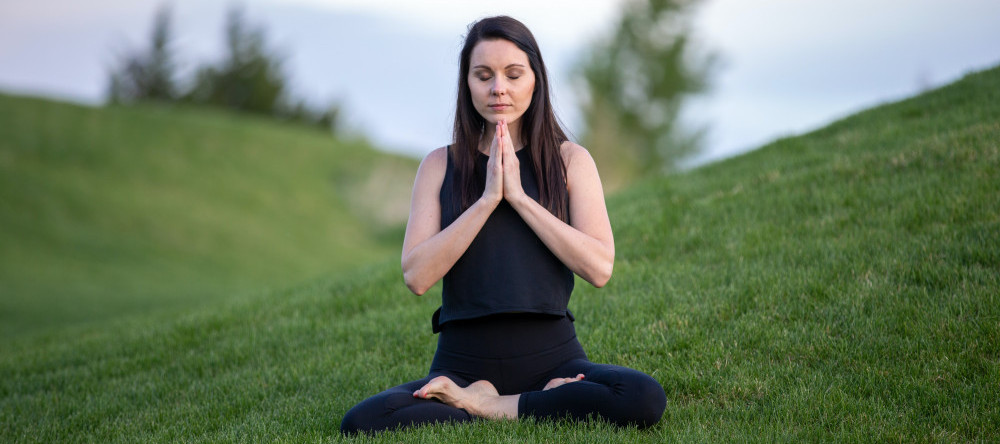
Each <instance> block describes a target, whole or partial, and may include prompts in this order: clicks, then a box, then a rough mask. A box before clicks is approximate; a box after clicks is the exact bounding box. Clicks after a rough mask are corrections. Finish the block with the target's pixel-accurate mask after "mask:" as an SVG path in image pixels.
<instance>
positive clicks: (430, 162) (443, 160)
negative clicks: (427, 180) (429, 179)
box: [419, 146, 448, 176]
mask: <svg viewBox="0 0 1000 444" xmlns="http://www.w3.org/2000/svg"><path fill="white" fill-rule="evenodd" d="M447 168H448V147H447V146H443V147H441V148H438V149H435V150H434V151H431V152H430V153H427V156H424V160H423V161H421V162H420V170H419V174H422V175H431V176H437V175H441V176H444V173H445V170H446V169H447Z"/></svg>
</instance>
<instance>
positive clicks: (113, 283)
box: [0, 95, 416, 336]
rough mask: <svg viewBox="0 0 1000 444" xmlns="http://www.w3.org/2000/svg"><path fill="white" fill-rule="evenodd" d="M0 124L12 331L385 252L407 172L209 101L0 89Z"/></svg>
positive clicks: (6, 309)
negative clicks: (116, 102)
mask: <svg viewBox="0 0 1000 444" xmlns="http://www.w3.org/2000/svg"><path fill="white" fill-rule="evenodd" d="M0 122H3V125H0V294H2V295H3V297H2V298H0V325H2V326H3V327H2V328H0V334H3V335H5V336H6V335H9V334H14V333H17V332H21V331H37V330H39V329H40V328H45V327H49V326H52V325H58V324H67V323H74V322H80V321H101V320H106V319H110V318H113V317H115V316H118V315H120V314H128V313H136V312H143V311H147V310H150V309H155V308H163V307H187V306H189V305H190V304H193V303H196V302H198V301H202V300H206V299H213V298H218V297H229V296H225V295H232V294H238V293H243V292H248V291H249V292H255V291H260V288H261V287H262V286H271V285H276V286H279V287H284V286H287V285H290V284H291V283H294V282H297V281H299V280H302V279H305V278H310V277H315V276H317V275H320V274H328V273H331V272H334V271H338V270H347V269H350V268H353V267H355V266H358V265H361V264H364V263H368V262H370V261H372V260H381V259H383V258H385V257H387V256H389V255H394V254H395V251H398V245H397V244H398V234H395V233H398V230H399V228H398V227H399V226H401V224H402V223H403V222H404V221H405V219H404V218H405V211H406V205H407V200H408V198H409V187H410V185H411V184H412V178H413V174H414V172H415V168H416V161H415V160H412V159H404V158H400V157H396V156H391V155H387V154H383V153H378V152H376V151H375V150H373V149H372V148H370V147H369V146H368V145H366V144H365V143H363V142H359V141H355V142H352V141H339V140H336V139H334V138H332V137H330V135H329V134H325V133H323V132H321V131H319V130H316V129H313V128H306V127H302V126H298V125H293V124H281V123H276V122H274V121H271V120H266V119H261V118H254V117H247V116H238V115H232V114H228V113H224V112H217V111H212V110H203V109H190V108H176V107H169V106H136V107H127V108H122V107H110V108H91V107H82V106H76V105H70V104H64V103H57V102H51V101H47V100H41V99H32V98H23V97H11V96H4V95H0ZM373 183H376V184H379V186H375V187H373V186H372V184H373ZM386 236H388V237H386ZM380 237H381V238H380Z"/></svg>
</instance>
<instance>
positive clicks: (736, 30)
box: [0, 0, 1000, 161]
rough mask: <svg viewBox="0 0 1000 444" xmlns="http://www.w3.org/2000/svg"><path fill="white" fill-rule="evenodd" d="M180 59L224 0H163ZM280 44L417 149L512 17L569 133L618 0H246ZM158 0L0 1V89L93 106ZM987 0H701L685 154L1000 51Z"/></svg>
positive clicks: (188, 57)
mask: <svg viewBox="0 0 1000 444" xmlns="http://www.w3.org/2000/svg"><path fill="white" fill-rule="evenodd" d="M169 4H171V5H173V12H174V14H173V18H174V31H175V36H176V41H175V45H176V46H175V48H176V50H177V53H178V55H179V56H180V57H181V61H182V62H183V64H184V67H186V68H187V69H191V68H192V67H193V66H195V65H196V64H198V63H201V62H204V61H206V60H211V59H212V58H213V57H217V56H218V55H219V53H220V52H221V51H220V47H221V44H222V26H223V21H224V17H225V11H226V9H227V8H228V6H229V5H230V4H231V2H228V1H224V0H201V1H197V0H175V1H172V2H169ZM245 4H246V5H247V7H246V9H247V16H248V18H249V19H250V21H252V22H255V23H259V24H262V25H264V26H265V27H266V29H267V30H268V33H269V34H268V35H269V40H270V41H271V42H272V44H273V46H274V47H276V48H278V49H279V50H281V51H282V52H283V53H284V54H286V57H287V60H286V68H287V69H288V70H289V74H290V75H291V76H292V78H293V79H294V86H295V90H296V91H297V92H298V93H299V94H301V95H303V96H307V97H308V98H310V100H313V101H315V102H317V103H321V102H325V101H329V100H338V101H340V102H341V103H342V104H343V105H344V107H345V110H346V112H347V113H348V115H349V122H350V124H351V125H352V126H355V127H356V128H358V129H359V130H361V131H363V132H365V133H366V134H367V135H368V136H369V137H370V138H371V139H372V140H373V141H374V142H375V143H377V144H379V145H380V146H382V147H384V148H386V149H389V150H393V151H400V152H406V153H411V154H413V155H416V156H420V155H423V154H424V153H426V152H428V151H430V150H431V149H433V148H436V147H438V146H441V145H444V144H446V143H448V141H449V138H450V136H449V135H450V127H451V120H452V111H453V107H454V97H455V82H456V75H457V67H456V62H457V57H458V50H459V49H460V46H461V37H462V35H463V34H464V32H465V30H466V26H467V25H468V24H469V23H470V22H472V21H474V20H476V19H478V18H481V17H484V16H488V15H495V14H501V13H502V14H508V15H512V16H514V17H516V18H518V19H520V20H521V21H523V22H524V23H525V24H526V25H528V27H529V28H531V29H532V31H533V32H534V33H535V36H536V37H537V39H538V40H539V44H540V46H541V48H542V52H543V54H544V56H545V58H546V62H547V63H548V64H549V69H550V71H551V73H550V75H551V77H552V78H553V82H554V94H555V100H556V104H557V107H558V110H559V112H560V114H561V116H562V117H563V120H564V121H565V122H566V123H567V124H568V125H569V126H570V130H571V131H574V132H577V133H579V132H580V128H579V120H580V119H579V113H578V111H577V102H576V100H575V98H576V94H574V89H573V86H572V82H571V72H572V68H573V66H574V65H575V63H576V60H578V58H579V56H580V54H581V53H582V52H583V51H585V50H586V48H587V46H588V45H589V44H590V43H591V42H593V41H594V39H595V38H597V37H598V36H600V35H602V34H604V33H606V32H608V31H609V29H610V27H611V25H612V24H613V22H614V19H615V17H616V16H617V14H618V12H617V11H618V9H619V7H620V4H621V0H598V1H591V2H587V1H562V0H558V1H551V0H550V1H538V0H530V1H523V0H508V1H504V2H488V3H487V2H445V1H389V0H257V1H247V2H245ZM158 5H159V2H142V1H134V0H90V1H87V2H78V1H72V0H31V1H21V0H0V90H4V91H8V92H15V93H21V94H34V95H45V96H49V97H56V98H59V99H64V100H72V101H76V102H82V103H90V104H98V103H100V102H101V101H102V99H103V95H104V88H105V86H106V79H107V67H108V66H111V65H112V64H113V61H114V60H115V54H117V53H121V52H122V51H126V50H128V49H130V48H135V47H137V46H139V45H144V44H146V43H147V40H148V38H147V35H148V33H149V29H150V26H151V22H152V17H153V13H154V11H155V10H156V7H157V6H158ZM998 18H1000V2H998V1H994V0H954V1H946V0H874V1H873V0H867V1H862V0H839V1H835V0H815V1H808V2H804V1H795V0H706V1H705V2H704V3H703V4H702V5H701V6H700V8H699V9H698V10H697V12H696V15H695V21H696V25H697V31H696V32H697V36H698V38H699V41H700V42H701V45H702V46H703V47H705V48H707V49H710V50H712V51H715V52H716V53H718V54H719V55H720V56H721V57H722V60H723V62H724V63H723V64H722V65H721V67H720V69H719V70H718V72H717V74H716V76H715V78H714V88H713V90H712V92H711V94H710V95H708V96H706V97H704V98H702V99H701V100H699V101H698V103H696V104H695V106H694V107H693V108H691V109H690V110H689V112H688V114H687V116H686V119H687V120H688V121H690V122H692V123H694V124H696V125H701V126H707V127H708V128H709V131H710V132H709V138H708V140H707V146H706V150H705V152H704V153H702V154H701V155H700V157H699V159H698V161H707V160H712V159H717V158H722V157H726V156H730V155H734V154H737V153H740V152H743V151H745V150H747V149H751V148H755V147H757V146H759V145H761V144H762V143H764V142H767V141H769V140H771V139H773V138H775V137H779V136H783V135H789V134H795V133H800V132H804V131H808V130H810V129H813V128H816V127H819V126H822V125H823V124H825V123H828V122H830V121H831V120H833V119H836V118H838V117H842V116H844V115H847V114H849V113H851V112H853V111H856V110H859V109H862V108H865V107H868V106H871V105H874V104H877V103H880V102H884V101H887V100H894V99H898V98H902V97H905V96H908V95H911V94H914V93H916V92H919V91H920V90H922V89H925V88H929V87H933V86H937V85H940V84H943V83H947V82H950V81H952V80H955V79H957V78H958V77H960V76H961V75H962V74H964V73H966V72H969V71H972V70H977V69H983V68H986V67H989V66H993V65H996V64H998V63H1000V44H998V42H1000V26H998V21H997V20H998Z"/></svg>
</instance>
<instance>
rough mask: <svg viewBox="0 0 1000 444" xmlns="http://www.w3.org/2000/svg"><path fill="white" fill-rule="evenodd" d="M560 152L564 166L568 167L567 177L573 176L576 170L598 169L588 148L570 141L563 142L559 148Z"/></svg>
mask: <svg viewBox="0 0 1000 444" xmlns="http://www.w3.org/2000/svg"><path fill="white" fill-rule="evenodd" d="M559 151H560V153H561V154H562V158H563V164H564V165H566V174H567V175H569V174H571V173H572V172H573V171H575V170H576V171H578V170H580V169H585V170H590V169H594V168H596V165H595V164H594V158H593V157H592V156H591V155H590V151H587V149H586V148H584V147H582V146H580V145H579V144H577V143H575V142H571V141H568V140H567V141H565V142H563V143H562V145H561V146H560V147H559Z"/></svg>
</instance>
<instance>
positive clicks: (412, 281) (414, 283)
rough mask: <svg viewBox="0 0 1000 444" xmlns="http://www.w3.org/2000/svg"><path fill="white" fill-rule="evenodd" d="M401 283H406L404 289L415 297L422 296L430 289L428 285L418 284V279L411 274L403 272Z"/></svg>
mask: <svg viewBox="0 0 1000 444" xmlns="http://www.w3.org/2000/svg"><path fill="white" fill-rule="evenodd" d="M403 282H405V283H406V288H409V289H410V291H411V292H412V293H413V294H415V295H417V296H423V294H424V293H426V292H427V290H428V289H429V288H430V285H427V284H425V283H423V282H420V281H419V279H417V278H416V277H415V276H413V273H412V272H407V271H403Z"/></svg>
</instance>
